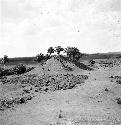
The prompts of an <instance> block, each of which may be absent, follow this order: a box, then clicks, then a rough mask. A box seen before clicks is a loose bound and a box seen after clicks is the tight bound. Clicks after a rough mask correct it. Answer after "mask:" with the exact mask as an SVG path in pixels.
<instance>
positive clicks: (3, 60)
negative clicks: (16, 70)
mask: <svg viewBox="0 0 121 125" xmlns="http://www.w3.org/2000/svg"><path fill="white" fill-rule="evenodd" d="M8 62H9V58H8V56H7V55H4V57H3V59H2V63H3V64H6V63H8Z"/></svg>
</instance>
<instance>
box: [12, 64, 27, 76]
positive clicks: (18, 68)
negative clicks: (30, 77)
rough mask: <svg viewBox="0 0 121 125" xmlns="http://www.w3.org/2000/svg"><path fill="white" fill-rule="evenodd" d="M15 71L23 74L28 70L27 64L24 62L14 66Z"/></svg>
mask: <svg viewBox="0 0 121 125" xmlns="http://www.w3.org/2000/svg"><path fill="white" fill-rule="evenodd" d="M13 71H14V73H15V74H22V73H25V72H26V66H24V65H23V64H19V65H17V66H16V67H14V68H13Z"/></svg>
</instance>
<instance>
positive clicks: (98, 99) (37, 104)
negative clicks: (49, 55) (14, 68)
mask: <svg viewBox="0 0 121 125" xmlns="http://www.w3.org/2000/svg"><path fill="white" fill-rule="evenodd" d="M98 62H99V60H98V61H97V65H96V66H97V67H98V68H96V66H95V67H94V70H92V71H88V70H82V69H75V71H72V72H71V73H72V74H74V75H87V76H88V79H86V80H85V81H84V82H82V83H81V84H78V85H76V86H74V87H73V88H69V89H65V90H64V89H60V90H56V91H39V90H38V89H37V87H36V86H34V87H33V86H32V85H31V86H30V85H29V86H27V85H26V86H24V88H22V87H20V85H16V86H17V87H18V88H19V87H20V88H19V89H18V88H15V86H14V87H13V88H14V89H13V88H12V90H11V87H10V86H13V85H8V84H4V85H3V84H2V82H1V83H0V97H1V98H5V97H6V98H16V97H18V96H20V95H21V96H22V95H26V96H27V95H31V97H32V99H30V100H28V101H27V102H26V103H22V104H18V105H14V106H13V107H10V108H6V109H5V110H0V125H121V104H120V103H118V101H117V100H118V99H120V98H121V84H119V83H117V82H116V79H115V76H121V67H120V65H121V64H120V63H118V66H117V65H114V66H113V67H109V66H108V67H106V66H105V67H103V66H101V65H99V63H98ZM51 68H52V67H51ZM50 70H51V69H50ZM35 72H37V73H38V74H39V75H40V76H41V75H43V74H44V73H45V72H46V71H43V69H42V66H37V67H36V69H35V70H34V71H33V72H30V73H28V74H35ZM52 73H53V72H49V74H52ZM54 73H55V72H54ZM61 74H64V73H63V71H61ZM111 76H112V77H111ZM110 77H111V78H110ZM118 80H120V79H118ZM25 88H26V89H29V90H30V92H27V91H26V92H25ZM30 88H31V89H30ZM23 90H24V91H23Z"/></svg>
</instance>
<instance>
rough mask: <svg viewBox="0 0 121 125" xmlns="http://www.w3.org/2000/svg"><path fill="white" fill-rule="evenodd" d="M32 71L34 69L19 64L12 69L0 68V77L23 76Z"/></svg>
mask: <svg viewBox="0 0 121 125" xmlns="http://www.w3.org/2000/svg"><path fill="white" fill-rule="evenodd" d="M32 69H34V67H26V66H25V65H23V64H19V65H16V66H14V67H13V68H10V69H7V68H0V77H2V76H8V75H15V74H16V75H19V74H23V73H25V72H29V71H31V70H32Z"/></svg>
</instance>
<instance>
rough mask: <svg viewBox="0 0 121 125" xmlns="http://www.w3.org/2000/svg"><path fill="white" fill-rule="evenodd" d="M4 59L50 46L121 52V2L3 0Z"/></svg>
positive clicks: (0, 45)
mask: <svg viewBox="0 0 121 125" xmlns="http://www.w3.org/2000/svg"><path fill="white" fill-rule="evenodd" d="M0 6H1V7H0V9H1V10H0V29H1V30H0V57H2V56H3V55H4V54H7V55H8V56H9V57H16V56H35V55H36V54H38V53H40V52H42V53H45V52H46V50H47V48H48V47H50V46H53V47H55V46H58V45H61V46H62V47H66V46H75V47H78V48H79V49H80V51H81V52H85V53H97V52H112V51H116V52H117V51H121V0H0Z"/></svg>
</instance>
